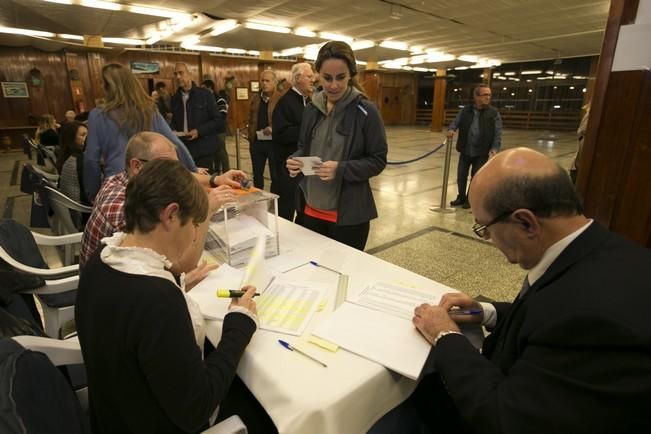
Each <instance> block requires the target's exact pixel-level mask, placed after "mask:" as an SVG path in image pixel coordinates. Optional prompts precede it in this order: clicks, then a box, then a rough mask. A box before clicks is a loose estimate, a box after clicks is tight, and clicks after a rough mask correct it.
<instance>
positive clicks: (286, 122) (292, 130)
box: [272, 89, 305, 155]
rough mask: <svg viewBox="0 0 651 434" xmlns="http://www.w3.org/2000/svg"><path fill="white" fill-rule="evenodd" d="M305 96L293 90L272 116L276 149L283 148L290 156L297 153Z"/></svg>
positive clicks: (279, 101)
mask: <svg viewBox="0 0 651 434" xmlns="http://www.w3.org/2000/svg"><path fill="white" fill-rule="evenodd" d="M304 111H305V106H304V105H303V96H302V95H300V94H299V93H298V92H296V91H295V90H293V89H290V90H288V91H287V93H285V95H283V96H282V97H281V98H280V100H278V104H276V108H275V109H274V111H273V116H272V130H273V142H274V147H278V148H282V149H283V150H284V151H287V152H288V154H287V155H289V154H290V153H292V152H296V149H297V144H298V133H299V131H300V129H301V121H302V120H303V112H304Z"/></svg>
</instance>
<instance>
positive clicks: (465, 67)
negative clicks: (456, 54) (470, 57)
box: [454, 66, 468, 71]
mask: <svg viewBox="0 0 651 434" xmlns="http://www.w3.org/2000/svg"><path fill="white" fill-rule="evenodd" d="M466 69H468V67H467V66H457V67H456V68H454V70H455V71H464V70H466Z"/></svg>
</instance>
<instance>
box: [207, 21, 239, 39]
mask: <svg viewBox="0 0 651 434" xmlns="http://www.w3.org/2000/svg"><path fill="white" fill-rule="evenodd" d="M239 26H240V23H238V22H237V21H236V20H222V21H220V22H218V23H217V24H215V25H214V26H213V28H212V31H211V32H210V35H212V36H217V35H221V34H222V33H227V32H230V31H231V30H233V29H235V28H237V27H239Z"/></svg>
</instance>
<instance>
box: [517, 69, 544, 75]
mask: <svg viewBox="0 0 651 434" xmlns="http://www.w3.org/2000/svg"><path fill="white" fill-rule="evenodd" d="M535 74H542V71H540V70H538V69H536V70H533V71H522V72H521V73H520V75H535Z"/></svg>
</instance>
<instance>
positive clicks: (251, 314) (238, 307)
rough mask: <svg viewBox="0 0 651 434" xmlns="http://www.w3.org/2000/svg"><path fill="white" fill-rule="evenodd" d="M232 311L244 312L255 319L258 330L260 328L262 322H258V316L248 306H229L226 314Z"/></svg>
mask: <svg viewBox="0 0 651 434" xmlns="http://www.w3.org/2000/svg"><path fill="white" fill-rule="evenodd" d="M231 312H238V313H243V314H244V315H246V316H248V317H249V318H251V319H252V320H253V322H254V323H255V328H256V330H257V329H258V328H260V324H259V323H258V316H257V315H256V314H254V313H253V312H251V311H250V310H248V309H247V308H245V307H242V306H231V307H229V308H228V313H227V314H226V315H228V314H229V313H231Z"/></svg>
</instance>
